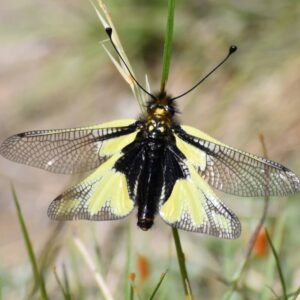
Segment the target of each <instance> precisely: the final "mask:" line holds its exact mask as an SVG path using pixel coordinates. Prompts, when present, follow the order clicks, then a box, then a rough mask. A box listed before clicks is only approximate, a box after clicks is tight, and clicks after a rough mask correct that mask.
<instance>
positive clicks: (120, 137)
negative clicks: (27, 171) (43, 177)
mask: <svg viewBox="0 0 300 300" xmlns="http://www.w3.org/2000/svg"><path fill="white" fill-rule="evenodd" d="M136 130H137V126H136V124H135V123H134V120H119V121H114V122H110V123H105V124H101V125H97V126H91V127H84V128H73V129H57V130H40V131H29V132H24V133H20V134H17V135H14V136H11V137H9V138H8V139H7V140H5V141H4V142H3V143H2V145H1V146H0V153H1V155H3V156H4V157H5V158H7V159H10V160H12V161H15V162H18V163H22V164H26V165H30V166H33V167H37V168H41V169H44V170H47V171H50V172H54V173H62V174H71V173H79V172H85V171H89V170H92V169H94V168H96V167H98V166H99V165H100V164H101V163H103V162H104V161H105V160H106V159H107V158H109V157H111V156H112V155H113V154H115V153H117V152H119V151H120V150H121V149H122V148H123V147H125V146H126V145H127V144H129V143H131V142H132V141H133V140H134V138H135V135H136Z"/></svg>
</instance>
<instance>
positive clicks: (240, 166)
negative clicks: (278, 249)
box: [0, 44, 300, 239]
mask: <svg viewBox="0 0 300 300" xmlns="http://www.w3.org/2000/svg"><path fill="white" fill-rule="evenodd" d="M113 46H114V44H113ZM231 50H232V48H231ZM117 53H118V52H117ZM118 54H119V53H118ZM230 54H231V52H229V55H230ZM229 55H228V56H227V57H226V59H227V58H228V57H229ZM121 59H122V57H121ZM226 59H225V60H226ZM225 60H223V61H222V62H221V63H220V64H219V65H218V66H220V65H221V64H222V63H223V62H224V61H225ZM218 66H217V67H218ZM217 67H216V68H217ZM216 68H215V69H216ZM215 69H214V70H215ZM214 70H213V71H214ZM209 74H211V72H210V73H209ZM209 74H208V75H209ZM208 75H207V76H205V77H204V79H205V78H207V77H208ZM133 79H134V78H133ZM204 79H202V80H200V81H199V83H201V82H202V81H203V80H204ZM134 80H135V79H134ZM199 83H198V84H199ZM137 84H138V83H137ZM198 84H197V85H198ZM138 85H139V84H138ZM197 85H196V86H197ZM139 86H140V85H139ZM142 89H143V88H142ZM143 90H144V89H143ZM144 91H145V90H144ZM145 92H147V91H145ZM147 93H148V92H147ZM148 94H149V96H150V101H149V103H148V104H147V115H146V116H143V117H141V118H140V119H139V120H137V121H136V120H118V121H114V122H110V123H105V124H101V125H97V126H90V127H84V128H74V129H61V130H42V131H30V132H25V133H21V134H17V135H14V136H12V137H10V138H8V139H7V140H6V141H4V142H3V143H2V145H1V146H0V153H1V154H2V155H3V156H4V157H6V158H8V159H10V160H13V161H16V162H19V163H23V164H27V165H30V166H34V167H38V168H42V169H45V170H47V171H51V172H56V173H64V174H72V173H78V172H85V171H90V170H94V169H95V170H94V171H93V172H92V173H91V174H90V175H89V176H88V177H87V178H85V179H84V180H83V181H82V182H80V183H79V184H77V185H75V186H74V187H71V188H70V189H69V190H67V191H66V192H64V193H63V194H61V195H60V196H58V197H57V198H56V199H55V200H54V201H53V202H52V203H51V204H50V206H49V208H48V216H49V217H50V218H51V219H55V220H73V219H88V220H116V219H121V218H123V217H125V216H127V215H128V214H130V213H131V212H132V211H133V209H134V208H135V207H137V218H138V222H137V225H138V226H139V227H140V228H141V229H143V230H148V229H149V228H151V226H152V225H153V221H154V217H155V216H156V214H159V215H160V216H161V217H162V219H163V220H164V221H165V222H166V223H168V224H170V225H171V226H174V227H177V228H180V229H184V230H188V231H194V232H201V233H205V234H210V235H214V236H217V237H221V238H228V239H233V238H237V237H238V236H239V235H240V232H241V225H240V222H239V220H238V218H237V217H236V216H235V214H234V213H233V212H232V211H231V210H230V209H229V208H227V207H226V206H225V205H224V204H223V203H222V202H221V201H220V200H219V199H218V197H217V196H216V195H215V193H214V192H213V190H212V188H211V187H213V188H216V189H218V190H221V191H223V192H226V193H230V194H233V195H237V196H269V195H281V196H284V195H288V194H291V193H295V192H299V191H300V180H299V178H298V177H297V176H296V175H295V174H294V173H293V172H292V171H290V170H289V169H287V168H286V167H284V166H282V165H280V164H278V163H276V162H273V161H271V160H267V159H265V158H262V157H259V156H256V155H253V154H249V153H246V152H243V151H240V150H237V149H234V148H231V147H229V146H226V145H225V144H222V143H221V142H219V141H217V140H215V139H213V138H212V137H210V136H208V135H206V134H205V133H203V132H201V131H199V130H197V129H195V128H192V127H189V126H181V125H180V123H179V122H178V121H177V120H176V116H175V115H176V108H175V100H176V99H178V98H179V97H181V96H183V95H185V94H186V93H184V94H182V95H180V96H177V97H173V98H172V97H171V96H169V95H167V94H166V93H165V92H164V91H162V92H160V93H158V94H157V95H152V94H150V93H148Z"/></svg>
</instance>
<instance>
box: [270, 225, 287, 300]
mask: <svg viewBox="0 0 300 300" xmlns="http://www.w3.org/2000/svg"><path fill="white" fill-rule="evenodd" d="M266 235H267V239H268V242H269V245H270V247H271V250H272V254H273V256H274V258H275V262H276V266H277V271H278V274H279V278H280V283H281V287H282V292H283V297H284V299H285V300H287V299H288V297H287V292H286V284H285V281H284V277H283V273H282V269H281V265H280V260H279V257H278V254H277V252H276V250H275V247H274V245H273V242H272V240H271V237H270V235H269V232H268V230H267V229H266Z"/></svg>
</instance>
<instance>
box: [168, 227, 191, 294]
mask: <svg viewBox="0 0 300 300" xmlns="http://www.w3.org/2000/svg"><path fill="white" fill-rule="evenodd" d="M172 233H173V238H174V242H175V247H176V254H177V259H178V264H179V269H180V274H181V279H182V284H183V288H184V293H185V296H186V298H187V299H192V289H191V284H190V281H189V277H188V273H187V269H186V265H185V257H184V253H183V251H182V247H181V242H180V238H179V234H178V230H177V228H172Z"/></svg>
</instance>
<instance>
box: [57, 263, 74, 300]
mask: <svg viewBox="0 0 300 300" xmlns="http://www.w3.org/2000/svg"><path fill="white" fill-rule="evenodd" d="M53 272H54V277H55V280H56V282H57V284H58V286H59V289H60V291H61V293H62V294H63V297H64V299H65V300H71V295H70V293H69V291H68V290H67V289H68V288H67V286H66V288H64V286H63V284H62V282H61V280H60V278H59V276H58V274H57V271H56V268H54V270H53Z"/></svg>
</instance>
